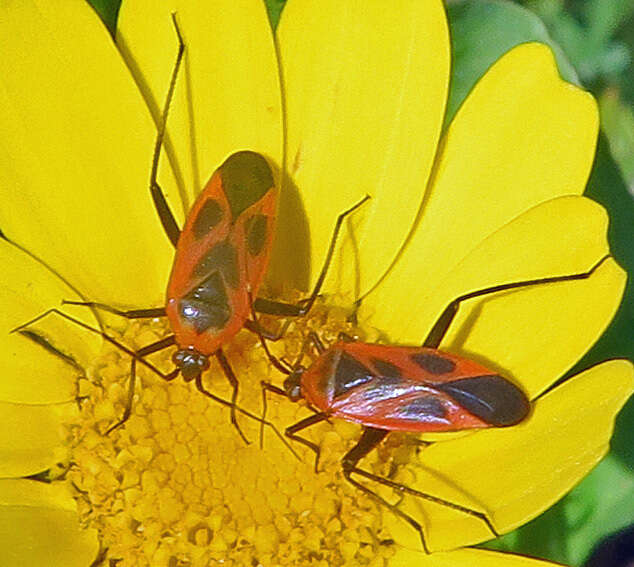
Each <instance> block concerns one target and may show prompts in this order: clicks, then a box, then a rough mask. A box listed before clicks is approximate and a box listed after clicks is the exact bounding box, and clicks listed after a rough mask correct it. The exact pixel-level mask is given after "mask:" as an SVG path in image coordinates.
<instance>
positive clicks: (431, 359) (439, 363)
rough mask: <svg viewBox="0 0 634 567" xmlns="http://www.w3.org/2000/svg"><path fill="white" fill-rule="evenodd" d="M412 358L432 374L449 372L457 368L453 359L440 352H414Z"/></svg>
mask: <svg viewBox="0 0 634 567" xmlns="http://www.w3.org/2000/svg"><path fill="white" fill-rule="evenodd" d="M411 359H412V360H413V361H414V362H415V363H416V364H418V366H420V367H421V368H422V369H423V370H425V371H426V372H429V373H430V374H436V375H439V374H447V373H449V372H453V371H454V370H455V369H456V363H455V362H454V361H453V360H449V359H448V358H445V357H444V356H441V355H439V354H430V353H426V352H419V353H416V354H413V355H412V356H411Z"/></svg>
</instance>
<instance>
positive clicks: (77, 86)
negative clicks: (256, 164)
mask: <svg viewBox="0 0 634 567" xmlns="http://www.w3.org/2000/svg"><path fill="white" fill-rule="evenodd" d="M69 30H70V31H72V33H64V31H65V32H68V31H69ZM0 35H1V37H2V44H3V48H2V50H1V53H0V76H1V77H2V88H1V89H0V108H2V109H3V111H2V112H1V113H0V132H2V136H0V199H1V200H2V202H3V203H4V206H3V207H2V210H1V211H0V226H2V230H3V231H4V232H5V234H6V235H7V236H8V237H9V238H10V239H12V240H14V241H15V242H17V243H18V244H20V245H21V246H23V247H25V248H26V249H28V250H29V251H30V252H31V253H33V254H35V255H36V256H38V257H39V258H41V259H43V260H45V261H46V262H47V263H48V264H49V265H50V266H51V267H52V268H53V269H54V270H55V271H57V272H58V273H59V274H61V275H62V276H63V277H64V278H65V279H66V280H67V281H72V282H73V284H74V285H75V286H76V287H77V288H78V289H79V290H80V291H81V293H83V294H84V295H85V296H87V297H90V299H95V300H101V301H104V302H107V303H111V304H112V303H116V304H124V305H128V304H129V305H139V306H145V305H146V304H147V303H149V305H147V306H148V307H149V306H151V305H157V304H159V305H160V304H161V302H162V301H163V293H164V285H165V282H166V279H167V275H168V273H169V265H170V260H171V255H172V253H171V250H170V248H171V247H170V245H169V243H168V241H167V240H166V238H165V236H164V235H163V233H162V230H161V228H160V225H159V222H158V220H157V215H156V213H155V211H154V206H153V205H152V203H151V199H150V195H149V190H148V179H149V172H150V162H151V159H152V146H153V142H154V137H155V128H154V125H153V123H152V120H151V117H150V115H149V113H148V111H147V109H146V107H145V104H144V103H143V99H142V97H141V96H140V95H139V92H138V89H137V87H136V85H135V84H134V81H133V80H132V78H131V77H130V74H129V72H128V70H127V69H126V67H125V65H124V63H123V61H122V60H121V57H120V55H119V53H118V51H117V50H116V48H115V46H114V45H113V43H112V40H111V38H110V36H109V35H108V33H107V31H106V29H105V28H104V26H103V25H102V23H101V22H100V20H99V18H98V17H97V15H96V14H95V13H94V11H93V10H92V9H91V8H90V6H89V5H88V4H87V3H85V2H67V3H63V5H58V4H55V5H53V4H52V3H50V2H46V1H45V0H26V1H24V2H20V3H19V4H13V3H12V4H10V5H7V4H6V3H5V4H3V8H1V9H0Z"/></svg>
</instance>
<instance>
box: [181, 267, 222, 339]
mask: <svg viewBox="0 0 634 567" xmlns="http://www.w3.org/2000/svg"><path fill="white" fill-rule="evenodd" d="M179 312H180V316H181V317H182V318H183V320H184V321H186V322H187V323H189V324H190V325H192V326H193V327H194V329H196V332H197V333H203V332H205V331H207V330H208V329H212V328H213V329H221V328H223V327H224V326H225V324H226V323H227V321H228V320H229V317H230V316H231V308H230V307H229V301H228V298H227V291H226V289H225V284H224V282H223V281H222V277H221V276H220V274H219V273H218V272H214V273H213V274H211V275H210V276H209V277H208V278H207V279H206V280H204V281H203V282H202V283H201V284H200V285H199V286H197V287H195V288H194V289H193V290H191V291H190V292H189V293H188V294H187V295H185V296H183V298H182V299H181V300H180V302H179Z"/></svg>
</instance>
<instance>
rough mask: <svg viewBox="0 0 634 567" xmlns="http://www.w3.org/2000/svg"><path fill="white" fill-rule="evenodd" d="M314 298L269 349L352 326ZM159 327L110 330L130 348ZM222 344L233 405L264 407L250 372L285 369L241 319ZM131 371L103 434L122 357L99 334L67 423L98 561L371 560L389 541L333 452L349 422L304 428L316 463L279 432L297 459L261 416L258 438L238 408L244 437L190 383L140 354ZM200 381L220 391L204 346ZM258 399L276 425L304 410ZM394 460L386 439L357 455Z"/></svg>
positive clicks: (272, 375)
mask: <svg viewBox="0 0 634 567" xmlns="http://www.w3.org/2000/svg"><path fill="white" fill-rule="evenodd" d="M314 311H315V313H316V314H315V315H313V316H311V317H310V318H306V319H304V320H302V321H300V322H297V323H292V325H291V326H290V328H289V330H288V332H287V334H286V336H285V338H284V339H282V340H280V341H277V342H276V343H269V344H271V348H272V350H274V352H275V353H276V354H277V355H278V356H283V357H284V358H285V359H286V360H289V361H294V360H295V358H296V357H297V353H298V352H299V351H300V349H301V346H302V343H303V338H302V337H304V336H305V335H306V333H307V332H308V329H312V328H315V329H318V330H319V335H320V336H321V337H322V339H323V340H324V341H325V342H326V343H331V342H333V341H334V340H336V338H337V335H338V333H339V332H340V331H342V330H343V331H346V332H348V333H351V334H353V333H354V332H355V330H354V329H352V328H351V326H350V324H349V323H346V313H345V312H344V311H342V310H335V309H330V310H326V309H325V308H323V307H317V308H316V309H315V310H314ZM265 323H266V325H267V326H268V327H271V326H275V324H276V322H275V321H274V320H271V321H268V320H267V321H265ZM168 333H169V330H168V329H166V328H165V327H164V326H163V324H162V323H160V322H158V321H153V322H151V323H142V322H139V321H135V322H132V323H131V324H130V325H129V326H128V327H127V328H126V330H125V332H124V333H123V334H122V336H121V338H120V340H121V342H122V343H124V344H126V345H127V346H130V347H132V348H139V347H141V346H144V345H147V344H149V343H152V342H153V341H156V340H158V339H160V338H161V337H163V336H165V335H166V334H168ZM172 352H173V347H172V348H170V349H167V350H166V351H164V352H160V353H156V354H154V355H152V356H151V357H149V360H151V361H152V363H153V364H155V365H156V366H157V367H159V368H160V369H162V370H163V371H168V370H170V369H171V368H172V364H171V362H170V357H171V354H172ZM225 353H226V355H227V358H228V360H229V361H230V363H231V365H232V368H233V369H234V371H235V374H236V375H237V377H238V380H239V384H240V395H239V398H238V405H239V406H240V407H241V408H244V409H245V410H248V411H251V412H253V413H254V414H255V415H258V416H259V415H261V413H262V392H261V387H260V381H261V380H267V381H271V382H272V383H273V384H276V385H278V386H281V384H282V382H283V380H284V375H283V374H282V373H280V372H279V371H277V370H275V369H274V368H273V367H272V365H271V364H270V362H269V361H268V359H267V358H266V356H265V355H264V353H263V349H262V346H261V345H260V344H259V342H258V340H257V337H254V336H253V335H251V334H250V333H248V332H241V333H240V334H239V335H238V337H236V339H235V340H234V341H233V342H232V344H231V345H228V346H227V348H226V349H225ZM304 362H305V363H308V362H309V360H308V358H307V359H306V360H305V361H304ZM137 374H138V376H137V384H136V389H135V394H134V400H133V407H132V414H131V416H130V418H129V420H128V421H127V422H126V423H125V424H124V425H123V426H121V427H119V428H118V429H116V430H114V431H113V432H111V433H110V434H109V435H105V434H104V432H105V431H106V430H107V429H108V428H109V427H110V426H111V425H113V424H114V423H116V422H117V421H118V420H119V419H120V418H121V416H122V415H123V411H124V407H125V402H126V398H127V388H128V380H129V376H130V358H129V357H128V356H127V355H126V354H125V353H123V352H121V351H120V350H118V349H116V348H114V347H112V346H106V347H104V352H103V355H102V356H101V357H100V359H99V360H97V361H96V362H95V365H94V368H93V369H92V372H91V373H90V375H89V377H88V378H87V379H85V380H82V383H81V384H80V393H81V395H82V396H85V399H84V400H83V402H82V406H81V412H80V417H79V419H78V420H77V421H76V422H74V423H72V424H70V425H69V433H70V434H69V438H70V440H71V441H70V442H71V446H72V457H71V466H70V470H69V472H68V474H67V480H68V481H69V482H70V483H71V485H72V486H73V487H74V489H75V493H76V500H77V504H78V509H79V513H80V518H81V521H82V524H83V525H85V526H87V527H92V528H96V529H97V530H98V532H99V537H100V542H101V547H102V553H103V554H104V560H103V565H110V564H112V565H116V566H117V567H133V566H134V567H136V566H151V567H207V566H216V565H218V566H220V565H222V566H236V567H241V566H247V567H251V566H258V565H261V566H264V567H273V566H285V565H289V566H290V565H292V566H303V565H309V566H316V567H330V566H333V565H338V566H339V565H341V566H356V565H359V566H362V565H363V566H365V565H368V566H372V567H380V566H383V565H384V564H385V562H386V560H387V558H389V557H390V556H391V555H392V554H393V546H392V544H391V534H390V532H389V530H388V528H386V527H385V526H384V525H383V514H390V512H389V511H387V510H385V509H383V508H381V507H380V506H379V505H378V504H377V503H376V502H375V501H374V500H372V499H371V498H369V497H368V496H366V495H364V494H362V493H361V492H360V491H358V490H356V489H355V488H354V487H352V486H350V485H349V484H348V483H347V482H346V481H345V479H344V478H343V476H342V474H341V466H340V461H341V457H342V456H343V455H344V454H345V452H346V451H347V450H349V449H350V448H351V447H352V446H353V445H354V443H355V441H356V440H358V438H359V435H360V431H361V428H360V427H359V426H358V425H355V424H351V423H346V422H344V421H342V420H339V419H333V420H332V423H322V424H319V425H317V426H315V427H311V428H309V429H307V430H305V431H302V434H305V437H306V438H307V439H310V440H312V441H313V442H315V443H317V444H318V445H319V446H320V448H321V456H320V464H319V472H318V473H317V474H316V473H315V471H314V468H313V467H314V454H313V453H312V452H311V451H310V450H308V449H307V448H306V447H304V446H303V445H301V444H299V443H295V442H292V441H290V445H291V446H292V447H293V449H294V450H295V451H296V453H297V455H298V456H299V459H298V458H297V456H295V455H293V453H292V452H291V451H290V450H289V448H288V447H287V446H285V445H284V443H283V442H282V441H281V440H280V437H278V436H276V435H275V433H274V431H273V430H272V429H271V427H265V436H264V447H263V448H260V446H259V445H260V443H259V436H260V424H259V423H258V422H257V421H255V420H253V419H251V418H249V417H247V416H245V415H240V414H238V422H239V424H240V427H241V428H242V430H243V431H244V433H245V435H246V436H247V438H248V439H249V440H250V441H251V443H250V444H249V445H247V444H245V443H244V441H243V440H242V439H241V438H240V435H239V434H238V432H237V431H236V429H235V428H234V427H233V425H232V424H231V423H230V413H229V410H228V409H227V408H226V407H223V406H221V405H220V404H218V403H216V402H214V401H213V400H211V399H209V398H207V397H205V396H204V395H202V394H201V393H200V392H198V391H197V390H196V387H195V384H193V383H189V384H187V383H185V382H184V381H183V380H182V378H181V377H179V378H177V379H176V380H174V381H172V382H169V383H167V382H165V381H164V380H162V379H161V378H160V377H159V376H157V375H156V374H154V373H152V372H151V371H149V370H147V369H146V368H145V367H142V366H141V365H139V367H138V368H137ZM204 383H205V386H206V387H207V388H208V389H209V390H210V391H212V392H213V393H214V394H216V395H218V396H220V397H222V398H224V399H226V400H229V399H230V398H231V388H230V387H229V385H228V382H227V380H226V378H225V377H224V375H223V373H222V370H221V369H220V367H219V366H218V364H217V363H216V361H215V360H214V359H212V364H211V368H210V370H209V371H208V372H206V373H205V375H204ZM267 400H268V411H267V419H270V420H271V421H272V422H273V423H274V424H275V426H276V428H277V429H278V431H279V432H280V433H281V434H282V436H283V432H284V429H285V428H286V427H288V426H289V425H292V424H293V423H296V422H297V421H299V420H300V419H302V418H303V417H306V416H308V415H311V413H310V411H309V410H307V409H306V408H305V407H304V405H303V404H301V403H299V404H298V403H293V402H291V401H290V400H288V399H286V398H284V397H281V396H278V395H275V394H272V393H271V394H268V395H267ZM284 439H286V438H285V437H284ZM388 439H389V438H388ZM392 463H393V461H392V456H391V452H390V451H373V452H372V453H370V455H368V457H367V458H366V459H364V461H363V466H364V468H365V469H366V470H370V471H372V472H375V473H376V474H383V475H386V474H388V473H389V471H390V465H391V464H392ZM382 494H384V492H382ZM388 494H389V493H388ZM110 561H111V562H112V563H109V562H110Z"/></svg>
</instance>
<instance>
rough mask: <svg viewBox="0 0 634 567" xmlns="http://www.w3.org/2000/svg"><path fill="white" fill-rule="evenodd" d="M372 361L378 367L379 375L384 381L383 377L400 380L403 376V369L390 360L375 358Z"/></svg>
mask: <svg viewBox="0 0 634 567" xmlns="http://www.w3.org/2000/svg"><path fill="white" fill-rule="evenodd" d="M371 362H372V365H373V366H374V368H375V369H376V371H377V375H378V376H379V378H380V379H381V381H383V380H382V379H384V378H394V379H395V381H398V380H400V379H401V378H402V377H403V373H402V372H401V369H400V368H399V367H398V366H396V365H395V364H392V363H391V362H388V361H387V360H383V359H381V358H373V359H372V360H371Z"/></svg>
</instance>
